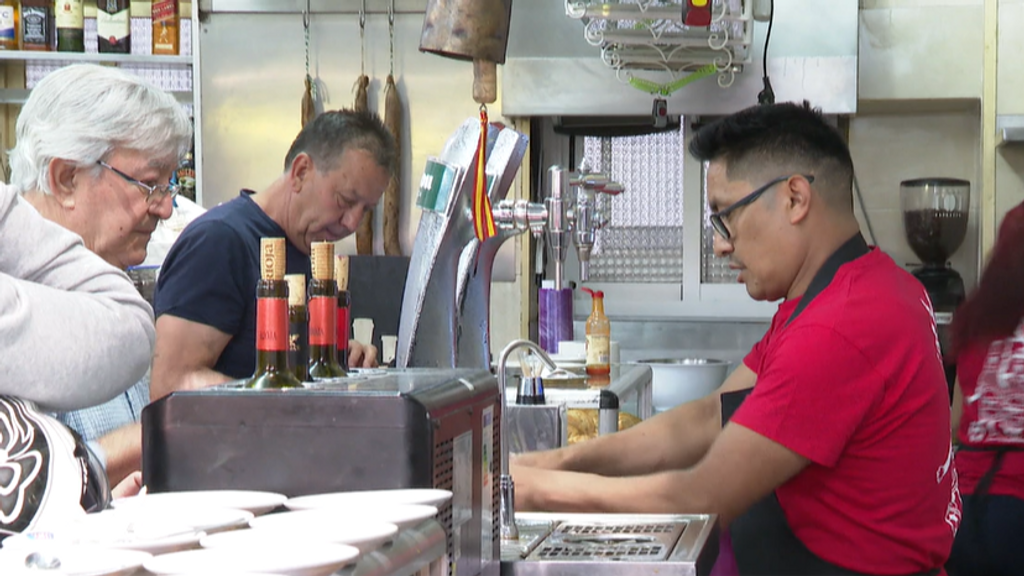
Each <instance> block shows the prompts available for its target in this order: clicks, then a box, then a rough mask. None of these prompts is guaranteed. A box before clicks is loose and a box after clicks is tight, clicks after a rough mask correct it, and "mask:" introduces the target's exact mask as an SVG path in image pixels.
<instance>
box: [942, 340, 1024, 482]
mask: <svg viewBox="0 0 1024 576" xmlns="http://www.w3.org/2000/svg"><path fill="white" fill-rule="evenodd" d="M956 373H957V377H958V378H959V380H960V390H961V391H962V392H963V394H964V404H963V406H964V409H963V413H962V414H961V416H960V429H959V430H958V431H957V436H958V437H959V438H960V443H961V444H969V445H971V446H985V447H993V448H998V447H999V446H1013V447H1016V448H1018V449H1024V322H1022V323H1021V325H1020V327H1018V328H1017V331H1016V333H1014V335H1013V336H1011V337H1009V338H1004V339H1001V340H994V341H988V342H979V343H977V344H975V345H973V346H971V347H969V348H967V349H966V350H964V351H963V352H961V353H960V355H959V356H957V359H956ZM994 458H995V453H993V452H975V451H970V450H960V451H959V452H957V453H956V469H957V472H958V473H959V475H960V490H961V491H962V492H963V493H964V494H973V493H974V489H975V487H976V486H977V485H978V480H981V477H982V476H984V475H985V473H986V472H988V470H989V468H990V467H991V466H992V461H993V459H994ZM989 494H998V495H1001V496H1014V497H1016V498H1020V499H1022V500H1024V452H1008V453H1007V454H1006V455H1005V456H1004V457H1003V464H1002V466H1001V467H1000V468H999V472H997V473H996V475H995V477H994V478H993V479H992V485H991V487H990V488H989Z"/></svg>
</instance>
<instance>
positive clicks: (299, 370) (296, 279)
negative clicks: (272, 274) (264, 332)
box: [284, 274, 309, 382]
mask: <svg viewBox="0 0 1024 576" xmlns="http://www.w3.org/2000/svg"><path fill="white" fill-rule="evenodd" d="M284 279H285V281H286V282H288V365H289V366H291V368H292V371H293V372H295V377H296V378H298V379H299V381H301V382H308V381H309V310H307V309H306V275H305V274H287V275H286V276H285V277H284Z"/></svg>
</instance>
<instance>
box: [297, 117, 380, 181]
mask: <svg viewBox="0 0 1024 576" xmlns="http://www.w3.org/2000/svg"><path fill="white" fill-rule="evenodd" d="M350 148H354V149H356V150H364V151H366V152H368V153H369V154H370V155H371V156H373V159H374V160H376V161H377V164H378V165H380V166H381V167H383V168H384V169H385V170H387V171H388V173H389V174H390V173H392V172H394V170H395V169H396V166H395V164H396V163H397V158H396V157H397V153H396V145H395V139H394V137H392V136H391V132H389V131H388V129H387V128H385V127H384V123H383V122H381V121H380V117H379V116H377V114H375V113H373V112H356V111H354V110H331V111H328V112H324V113H323V114H320V115H319V116H317V117H316V118H314V119H313V121H312V122H310V123H308V124H306V125H305V126H304V127H303V128H302V131H301V132H299V135H298V136H296V137H295V141H294V142H292V146H291V148H289V149H288V154H287V155H285V157H284V169H285V170H288V169H289V168H291V165H292V162H294V161H295V157H296V156H298V155H299V154H301V153H303V152H305V153H306V154H308V155H309V157H310V158H312V159H313V165H314V166H316V168H317V170H320V171H329V170H331V169H333V168H334V166H335V165H336V164H337V162H338V159H339V158H341V155H342V153H343V152H345V150H348V149H350Z"/></svg>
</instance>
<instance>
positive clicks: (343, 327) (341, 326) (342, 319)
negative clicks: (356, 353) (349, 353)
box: [338, 306, 349, 350]
mask: <svg viewBox="0 0 1024 576" xmlns="http://www.w3.org/2000/svg"><path fill="white" fill-rule="evenodd" d="M348 324H349V322H348V306H338V350H348V341H349V336H348V330H349V328H348Z"/></svg>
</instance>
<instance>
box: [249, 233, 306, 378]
mask: <svg viewBox="0 0 1024 576" xmlns="http://www.w3.org/2000/svg"><path fill="white" fill-rule="evenodd" d="M284 251H285V240H284V238H261V239H260V280H259V283H257V284H256V372H255V374H253V377H252V380H250V381H249V383H248V385H247V387H248V388H255V389H257V390H265V389H275V388H301V387H302V383H301V382H299V380H298V379H297V378H296V377H295V373H294V372H292V371H291V370H290V369H289V368H288V283H287V282H285V280H284V270H285V259H284V258H285V256H284V254H285V252H284Z"/></svg>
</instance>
